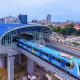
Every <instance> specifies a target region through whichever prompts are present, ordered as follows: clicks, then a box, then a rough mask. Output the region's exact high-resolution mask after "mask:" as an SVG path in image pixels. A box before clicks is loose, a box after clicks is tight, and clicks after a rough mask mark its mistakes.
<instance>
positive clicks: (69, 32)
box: [52, 23, 80, 35]
mask: <svg viewBox="0 0 80 80" xmlns="http://www.w3.org/2000/svg"><path fill="white" fill-rule="evenodd" d="M52 30H53V32H58V33H60V34H62V35H72V34H74V35H80V30H76V29H75V28H74V24H73V23H72V24H69V25H66V26H64V28H61V27H55V28H53V29H52Z"/></svg>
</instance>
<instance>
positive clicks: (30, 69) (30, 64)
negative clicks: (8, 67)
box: [27, 58, 34, 75]
mask: <svg viewBox="0 0 80 80" xmlns="http://www.w3.org/2000/svg"><path fill="white" fill-rule="evenodd" d="M27 72H28V73H29V74H30V75H34V62H33V61H32V60H31V59H29V58H28V59H27Z"/></svg>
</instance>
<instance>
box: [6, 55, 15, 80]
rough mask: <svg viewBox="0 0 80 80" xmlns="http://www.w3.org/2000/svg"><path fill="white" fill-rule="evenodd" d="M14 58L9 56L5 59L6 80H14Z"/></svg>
mask: <svg viewBox="0 0 80 80" xmlns="http://www.w3.org/2000/svg"><path fill="white" fill-rule="evenodd" d="M14 58H15V57H14V56H9V57H8V58H7V60H8V61H7V68H8V70H7V71H8V80H14Z"/></svg>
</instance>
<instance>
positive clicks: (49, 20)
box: [46, 14, 51, 24]
mask: <svg viewBox="0 0 80 80" xmlns="http://www.w3.org/2000/svg"><path fill="white" fill-rule="evenodd" d="M46 21H47V24H51V15H50V14H48V15H47V16H46Z"/></svg>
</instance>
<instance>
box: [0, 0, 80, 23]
mask: <svg viewBox="0 0 80 80" xmlns="http://www.w3.org/2000/svg"><path fill="white" fill-rule="evenodd" d="M18 14H27V15H28V21H31V20H32V19H38V20H42V19H46V15H47V14H51V15H52V22H56V21H59V22H62V21H66V20H73V21H79V22H80V0H0V18H2V17H5V16H9V15H12V16H17V15H18Z"/></svg>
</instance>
